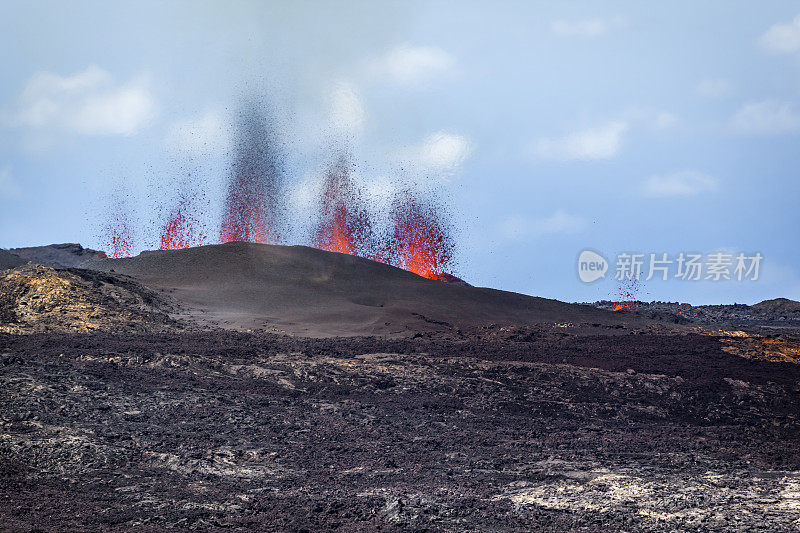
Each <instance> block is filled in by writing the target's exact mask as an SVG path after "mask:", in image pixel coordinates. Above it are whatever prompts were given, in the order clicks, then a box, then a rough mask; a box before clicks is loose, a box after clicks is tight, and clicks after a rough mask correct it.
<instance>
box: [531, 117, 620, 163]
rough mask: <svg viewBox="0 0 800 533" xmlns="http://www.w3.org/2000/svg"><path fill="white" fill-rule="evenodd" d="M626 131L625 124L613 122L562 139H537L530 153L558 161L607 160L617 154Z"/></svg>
mask: <svg viewBox="0 0 800 533" xmlns="http://www.w3.org/2000/svg"><path fill="white" fill-rule="evenodd" d="M627 129H628V124H627V122H625V121H621V120H618V121H613V122H609V123H607V124H605V125H603V126H600V127H597V128H589V129H586V130H583V131H578V132H575V133H571V134H569V135H566V136H564V137H559V138H543V139H538V140H536V141H534V142H533V144H532V146H531V151H532V152H533V154H534V155H535V156H536V157H540V158H543V159H555V160H560V161H569V160H576V159H577V160H580V159H609V158H611V157H614V156H615V155H617V153H618V152H619V149H620V147H621V146H622V137H623V135H624V134H625V132H626V131H627Z"/></svg>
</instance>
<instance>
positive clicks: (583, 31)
mask: <svg viewBox="0 0 800 533" xmlns="http://www.w3.org/2000/svg"><path fill="white" fill-rule="evenodd" d="M624 26H625V19H624V18H622V17H614V18H610V19H605V18H593V19H583V20H554V21H553V22H551V23H550V28H551V29H552V30H553V33H555V34H556V35H558V36H560V37H581V38H591V37H600V36H601V35H605V34H607V33H609V32H611V31H613V30H616V29H619V28H622V27H624Z"/></svg>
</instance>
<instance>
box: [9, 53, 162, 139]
mask: <svg viewBox="0 0 800 533" xmlns="http://www.w3.org/2000/svg"><path fill="white" fill-rule="evenodd" d="M145 85H146V84H145V83H144V82H143V81H142V80H132V81H129V82H128V83H124V84H115V83H114V80H113V78H112V77H111V75H110V74H109V73H108V72H106V71H105V70H103V69H101V68H99V67H97V66H90V67H88V68H87V69H86V70H84V71H83V72H78V73H76V74H73V75H72V76H60V75H58V74H53V73H51V72H39V73H37V74H35V75H34V76H33V77H32V78H31V79H30V80H29V81H28V84H27V85H26V86H25V88H24V90H23V91H22V93H21V95H20V99H19V107H18V109H17V111H16V113H14V119H13V122H14V123H15V124H16V125H18V126H22V127H26V128H29V129H31V130H37V131H42V132H46V133H47V134H52V133H53V132H54V131H60V132H66V133H78V134H83V135H132V134H135V133H137V132H138V131H139V130H140V129H142V128H143V127H145V126H146V125H147V124H148V123H149V122H150V121H151V120H152V119H153V118H154V117H155V115H156V104H155V101H154V99H153V97H152V95H151V94H150V92H149V90H148V89H147V88H146V86H145Z"/></svg>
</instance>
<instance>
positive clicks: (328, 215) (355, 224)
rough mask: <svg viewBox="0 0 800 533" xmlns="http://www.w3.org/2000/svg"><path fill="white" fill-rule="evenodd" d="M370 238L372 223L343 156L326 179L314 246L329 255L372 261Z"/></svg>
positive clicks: (330, 169) (329, 170)
mask: <svg viewBox="0 0 800 533" xmlns="http://www.w3.org/2000/svg"><path fill="white" fill-rule="evenodd" d="M372 237H373V235H372V223H371V220H370V218H369V215H368V214H367V212H366V211H365V210H364V209H363V207H362V206H361V202H360V195H359V191H358V190H357V189H356V187H355V185H354V184H353V181H352V179H351V178H350V164H349V162H348V160H347V157H345V156H342V157H340V158H339V159H338V160H337V161H336V162H335V163H334V164H333V165H331V167H330V168H329V169H328V173H327V175H326V176H325V189H324V190H323V194H322V198H321V201H320V212H319V220H318V222H317V229H316V231H315V232H314V238H313V240H314V246H315V247H316V248H319V249H320V250H326V251H328V252H338V253H342V254H350V255H358V256H361V257H370V258H372V257H371V256H372V255H373V254H372V248H374V246H373V244H374V242H373V239H372Z"/></svg>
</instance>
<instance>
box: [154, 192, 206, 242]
mask: <svg viewBox="0 0 800 533" xmlns="http://www.w3.org/2000/svg"><path fill="white" fill-rule="evenodd" d="M188 206H189V203H188V202H187V201H185V200H181V201H180V203H179V204H178V207H177V208H175V209H174V210H173V211H172V213H171V214H170V217H169V220H168V221H167V223H166V224H165V225H164V228H163V229H162V231H161V246H160V247H159V250H179V249H181V248H189V247H191V246H199V245H200V244H202V242H203V241H204V240H205V235H203V233H202V232H200V231H199V230H198V226H199V224H198V221H197V220H196V219H195V218H194V217H192V216H191V215H190V214H188Z"/></svg>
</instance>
